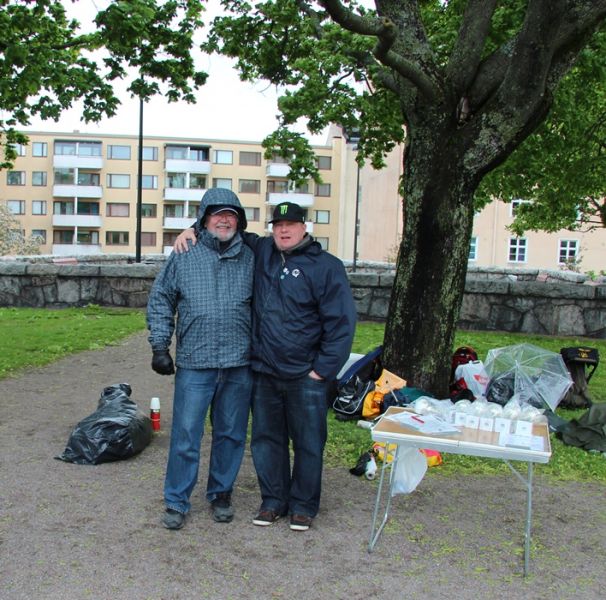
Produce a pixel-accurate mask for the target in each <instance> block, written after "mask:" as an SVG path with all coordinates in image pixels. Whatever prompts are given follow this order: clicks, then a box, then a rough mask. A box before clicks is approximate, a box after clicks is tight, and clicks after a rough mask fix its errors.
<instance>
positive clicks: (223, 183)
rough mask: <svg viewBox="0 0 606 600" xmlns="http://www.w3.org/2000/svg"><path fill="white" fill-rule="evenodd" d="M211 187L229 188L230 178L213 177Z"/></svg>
mask: <svg viewBox="0 0 606 600" xmlns="http://www.w3.org/2000/svg"><path fill="white" fill-rule="evenodd" d="M213 187H214V188H222V189H224V190H231V179H227V178H225V177H224V178H221V177H214V178H213Z"/></svg>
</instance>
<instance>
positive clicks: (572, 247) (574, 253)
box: [558, 240, 579, 265]
mask: <svg viewBox="0 0 606 600" xmlns="http://www.w3.org/2000/svg"><path fill="white" fill-rule="evenodd" d="M578 254H579V241H578V240H560V251H559V258H558V262H559V263H560V264H561V265H564V264H566V263H573V262H575V261H576V260H577V258H578Z"/></svg>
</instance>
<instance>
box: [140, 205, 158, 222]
mask: <svg viewBox="0 0 606 600" xmlns="http://www.w3.org/2000/svg"><path fill="white" fill-rule="evenodd" d="M157 211H158V208H157V206H156V205H155V204H142V205H141V217H142V218H143V219H155V218H156V215H157V214H158V213H157Z"/></svg>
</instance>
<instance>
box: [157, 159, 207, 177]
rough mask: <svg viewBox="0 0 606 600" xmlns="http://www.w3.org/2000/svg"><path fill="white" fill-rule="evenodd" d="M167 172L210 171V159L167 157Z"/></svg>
mask: <svg viewBox="0 0 606 600" xmlns="http://www.w3.org/2000/svg"><path fill="white" fill-rule="evenodd" d="M164 169H165V171H166V172H167V173H200V174H202V175H208V174H209V173H210V161H208V160H188V159H186V158H167V159H166V162H165V164H164Z"/></svg>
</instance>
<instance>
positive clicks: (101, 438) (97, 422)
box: [56, 383, 152, 465]
mask: <svg viewBox="0 0 606 600" xmlns="http://www.w3.org/2000/svg"><path fill="white" fill-rule="evenodd" d="M130 394H131V387H130V385H128V383H117V384H114V385H110V386H108V387H106V388H105V389H104V390H103V392H102V394H101V397H100V398H99V404H98V407H97V410H96V411H95V412H94V413H93V414H92V415H89V416H88V417H86V418H85V419H83V420H82V421H80V423H78V424H77V425H76V427H75V428H74V430H73V431H72V433H71V435H70V437H69V440H68V442H67V446H66V448H65V450H64V452H63V454H61V455H60V456H57V457H56V458H58V459H59V460H64V461H65V462H71V463H77V464H79V465H98V464H100V463H104V462H111V461H115V460H122V459H124V458H130V457H131V456H134V455H135V454H138V453H139V452H141V451H142V450H143V449H144V448H145V447H146V446H147V445H148V444H149V443H150V441H151V439H152V424H151V419H150V418H149V417H148V416H147V415H144V414H143V413H142V412H140V411H139V410H138V408H137V405H136V403H135V402H134V401H133V400H131V399H130Z"/></svg>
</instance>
